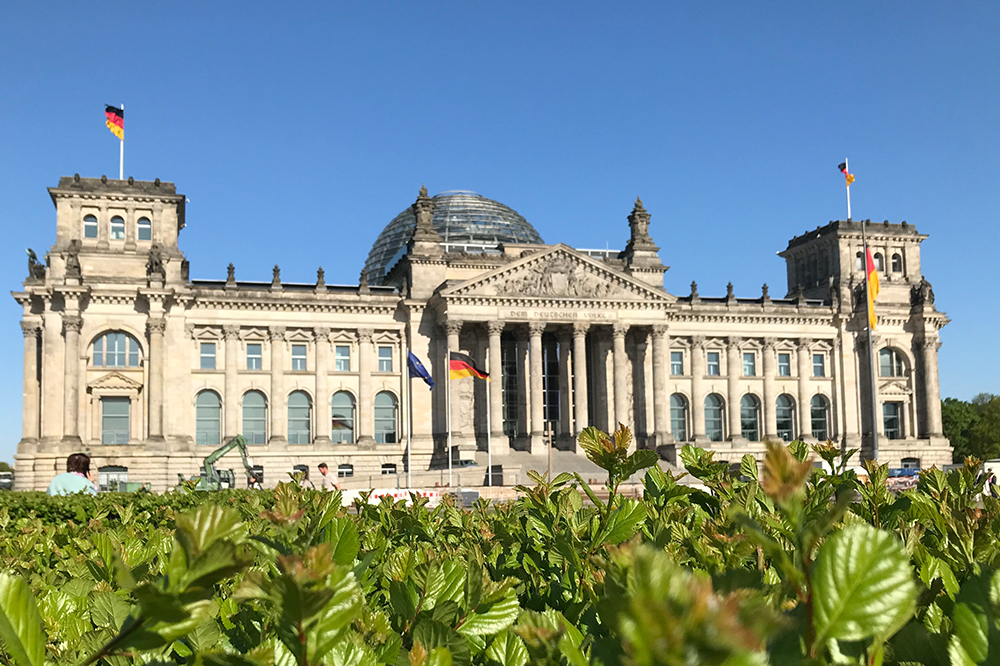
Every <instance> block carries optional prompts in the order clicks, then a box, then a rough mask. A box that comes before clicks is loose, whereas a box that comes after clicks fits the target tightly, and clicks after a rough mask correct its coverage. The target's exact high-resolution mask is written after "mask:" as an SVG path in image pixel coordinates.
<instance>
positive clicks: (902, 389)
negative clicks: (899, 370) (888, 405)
mask: <svg viewBox="0 0 1000 666" xmlns="http://www.w3.org/2000/svg"><path fill="white" fill-rule="evenodd" d="M878 393H879V396H881V397H887V396H907V395H909V394H910V387H909V386H907V383H906V381H905V380H903V379H890V380H888V381H882V382H880V384H879V388H878Z"/></svg>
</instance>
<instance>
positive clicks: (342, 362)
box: [334, 345, 351, 372]
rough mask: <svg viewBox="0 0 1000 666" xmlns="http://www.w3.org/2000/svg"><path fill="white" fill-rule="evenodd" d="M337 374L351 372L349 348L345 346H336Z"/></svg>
mask: <svg viewBox="0 0 1000 666" xmlns="http://www.w3.org/2000/svg"><path fill="white" fill-rule="evenodd" d="M334 353H335V356H336V361H337V371H338V372H350V371H351V348H350V347H349V346H347V345H337V347H336V348H335V351H334Z"/></svg>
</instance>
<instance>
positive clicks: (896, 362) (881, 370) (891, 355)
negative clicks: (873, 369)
mask: <svg viewBox="0 0 1000 666" xmlns="http://www.w3.org/2000/svg"><path fill="white" fill-rule="evenodd" d="M878 374H879V376H880V377H905V376H906V363H905V362H904V361H903V354H901V353H900V352H899V351H897V350H895V349H891V348H890V347H886V348H885V349H881V350H879V353H878Z"/></svg>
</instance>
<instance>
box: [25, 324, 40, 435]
mask: <svg viewBox="0 0 1000 666" xmlns="http://www.w3.org/2000/svg"><path fill="white" fill-rule="evenodd" d="M41 330H42V325H41V323H40V322H37V321H22V322H21V332H22V333H23V334H24V387H23V394H22V395H23V401H22V404H21V415H22V418H21V439H22V441H25V442H28V441H31V442H34V441H36V440H37V439H38V437H39V430H38V424H39V421H38V419H39V416H40V408H41V405H40V403H39V397H40V395H41V393H40V390H39V389H40V386H39V383H38V378H39V368H38V358H39V354H38V336H39V334H40V333H41Z"/></svg>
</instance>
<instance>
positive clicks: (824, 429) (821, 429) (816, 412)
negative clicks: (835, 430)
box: [810, 395, 830, 442]
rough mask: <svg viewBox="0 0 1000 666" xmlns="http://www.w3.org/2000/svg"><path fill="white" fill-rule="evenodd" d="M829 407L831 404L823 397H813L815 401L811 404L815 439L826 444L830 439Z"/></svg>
mask: <svg viewBox="0 0 1000 666" xmlns="http://www.w3.org/2000/svg"><path fill="white" fill-rule="evenodd" d="M828 406H829V403H828V402H827V399H826V398H824V397H823V396H821V395H815V396H813V399H812V401H811V402H810V408H811V414H810V416H811V417H812V432H813V437H815V438H816V439H818V440H819V441H820V442H824V441H826V440H827V439H829V438H830V430H829V428H830V426H829V423H828V414H829V409H828Z"/></svg>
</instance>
